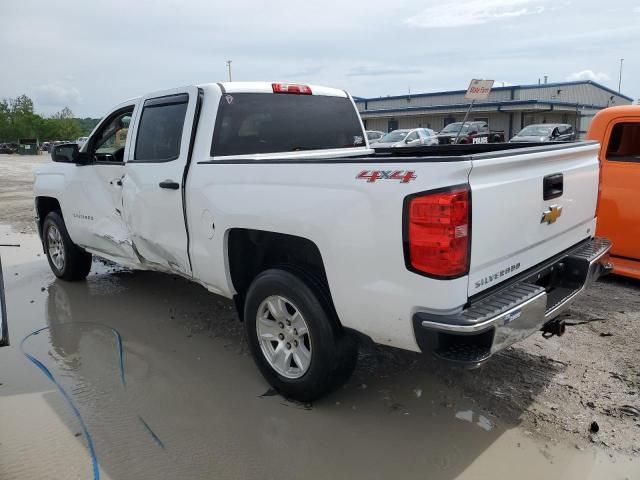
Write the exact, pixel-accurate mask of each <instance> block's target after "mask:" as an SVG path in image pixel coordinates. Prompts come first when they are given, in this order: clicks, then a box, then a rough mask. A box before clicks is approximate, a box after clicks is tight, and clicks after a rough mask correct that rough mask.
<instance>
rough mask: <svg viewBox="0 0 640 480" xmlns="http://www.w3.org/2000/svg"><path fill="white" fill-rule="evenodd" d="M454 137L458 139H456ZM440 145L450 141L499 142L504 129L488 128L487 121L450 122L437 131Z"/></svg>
mask: <svg viewBox="0 0 640 480" xmlns="http://www.w3.org/2000/svg"><path fill="white" fill-rule="evenodd" d="M456 137H457V138H458V140H457V141H456ZM438 142H439V143H440V145H449V144H451V143H459V144H466V143H500V142H504V131H502V130H490V129H489V125H488V124H487V122H480V121H473V122H464V125H463V124H462V122H454V123H450V124H449V125H447V126H446V127H444V128H443V129H442V130H440V133H438Z"/></svg>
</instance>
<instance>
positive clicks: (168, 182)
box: [159, 179, 180, 190]
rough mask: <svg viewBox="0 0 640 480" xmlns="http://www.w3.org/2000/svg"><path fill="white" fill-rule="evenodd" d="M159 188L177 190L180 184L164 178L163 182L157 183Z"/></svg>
mask: <svg viewBox="0 0 640 480" xmlns="http://www.w3.org/2000/svg"><path fill="white" fill-rule="evenodd" d="M159 185H160V188H167V189H169V190H178V189H179V188H180V184H179V183H178V182H174V181H173V180H168V179H167V180H165V181H164V182H160V183H159Z"/></svg>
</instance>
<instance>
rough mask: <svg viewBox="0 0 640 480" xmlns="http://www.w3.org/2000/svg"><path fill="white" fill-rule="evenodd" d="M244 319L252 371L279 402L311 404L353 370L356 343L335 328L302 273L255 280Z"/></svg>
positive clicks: (322, 292)
mask: <svg viewBox="0 0 640 480" xmlns="http://www.w3.org/2000/svg"><path fill="white" fill-rule="evenodd" d="M244 318H245V325H246V331H247V337H248V341H249V346H250V348H251V352H252V354H253V358H254V360H255V362H256V364H257V366H258V368H259V369H260V371H261V372H262V374H263V376H264V377H265V379H266V380H267V381H268V382H269V383H270V384H271V386H272V387H274V388H275V389H276V390H277V391H278V392H280V393H281V394H283V395H284V396H285V397H289V398H293V399H295V400H299V401H303V402H308V401H313V400H315V399H317V398H319V397H321V396H323V395H325V394H327V393H329V392H330V391H331V390H333V389H335V388H336V387H338V386H340V385H342V384H343V383H344V382H345V381H346V380H347V379H348V378H349V377H350V376H351V373H352V372H353V369H354V368H355V364H356V359H357V344H356V342H355V341H354V339H353V338H352V336H351V335H350V334H348V333H347V332H345V331H344V330H343V329H342V328H341V327H340V325H339V323H338V320H337V317H336V315H335V312H334V311H333V307H332V306H331V304H330V302H329V299H328V293H327V292H326V288H325V287H324V286H323V283H322V282H320V281H318V279H317V278H316V277H315V276H314V275H313V274H311V273H309V272H306V271H305V270H303V269H297V268H294V267H291V268H286V267H284V268H277V269H276V268H274V269H270V270H266V271H264V272H262V273H261V274H260V275H258V276H257V277H256V278H255V280H254V281H253V283H252V284H251V286H250V288H249V291H248V292H247V299H246V302H245V317H244Z"/></svg>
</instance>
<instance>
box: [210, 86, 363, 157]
mask: <svg viewBox="0 0 640 480" xmlns="http://www.w3.org/2000/svg"><path fill="white" fill-rule="evenodd" d="M363 146H365V142H364V137H363V132H362V127H361V126H360V120H359V118H358V115H357V113H356V110H355V108H354V107H353V104H352V103H351V100H349V99H348V98H340V97H327V96H321V95H317V96H316V95H291V94H273V93H234V94H226V95H223V96H222V99H221V100H220V108H219V111H218V118H217V120H216V126H215V130H214V133H213V143H212V145H211V155H212V156H224V155H250V154H257V153H275V152H295V151H302V150H321V149H325V148H353V147H363Z"/></svg>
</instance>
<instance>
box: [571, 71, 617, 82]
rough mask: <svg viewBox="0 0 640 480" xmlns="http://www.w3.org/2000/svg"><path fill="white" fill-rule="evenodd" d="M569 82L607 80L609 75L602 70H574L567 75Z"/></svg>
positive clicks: (609, 78)
mask: <svg viewBox="0 0 640 480" xmlns="http://www.w3.org/2000/svg"><path fill="white" fill-rule="evenodd" d="M567 80H568V81H569V82H575V81H576V80H592V81H594V82H608V81H609V80H611V77H610V76H609V75H607V74H606V73H604V72H594V71H593V70H582V71H581V72H574V73H572V74H571V75H569V76H568V77H567Z"/></svg>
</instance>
